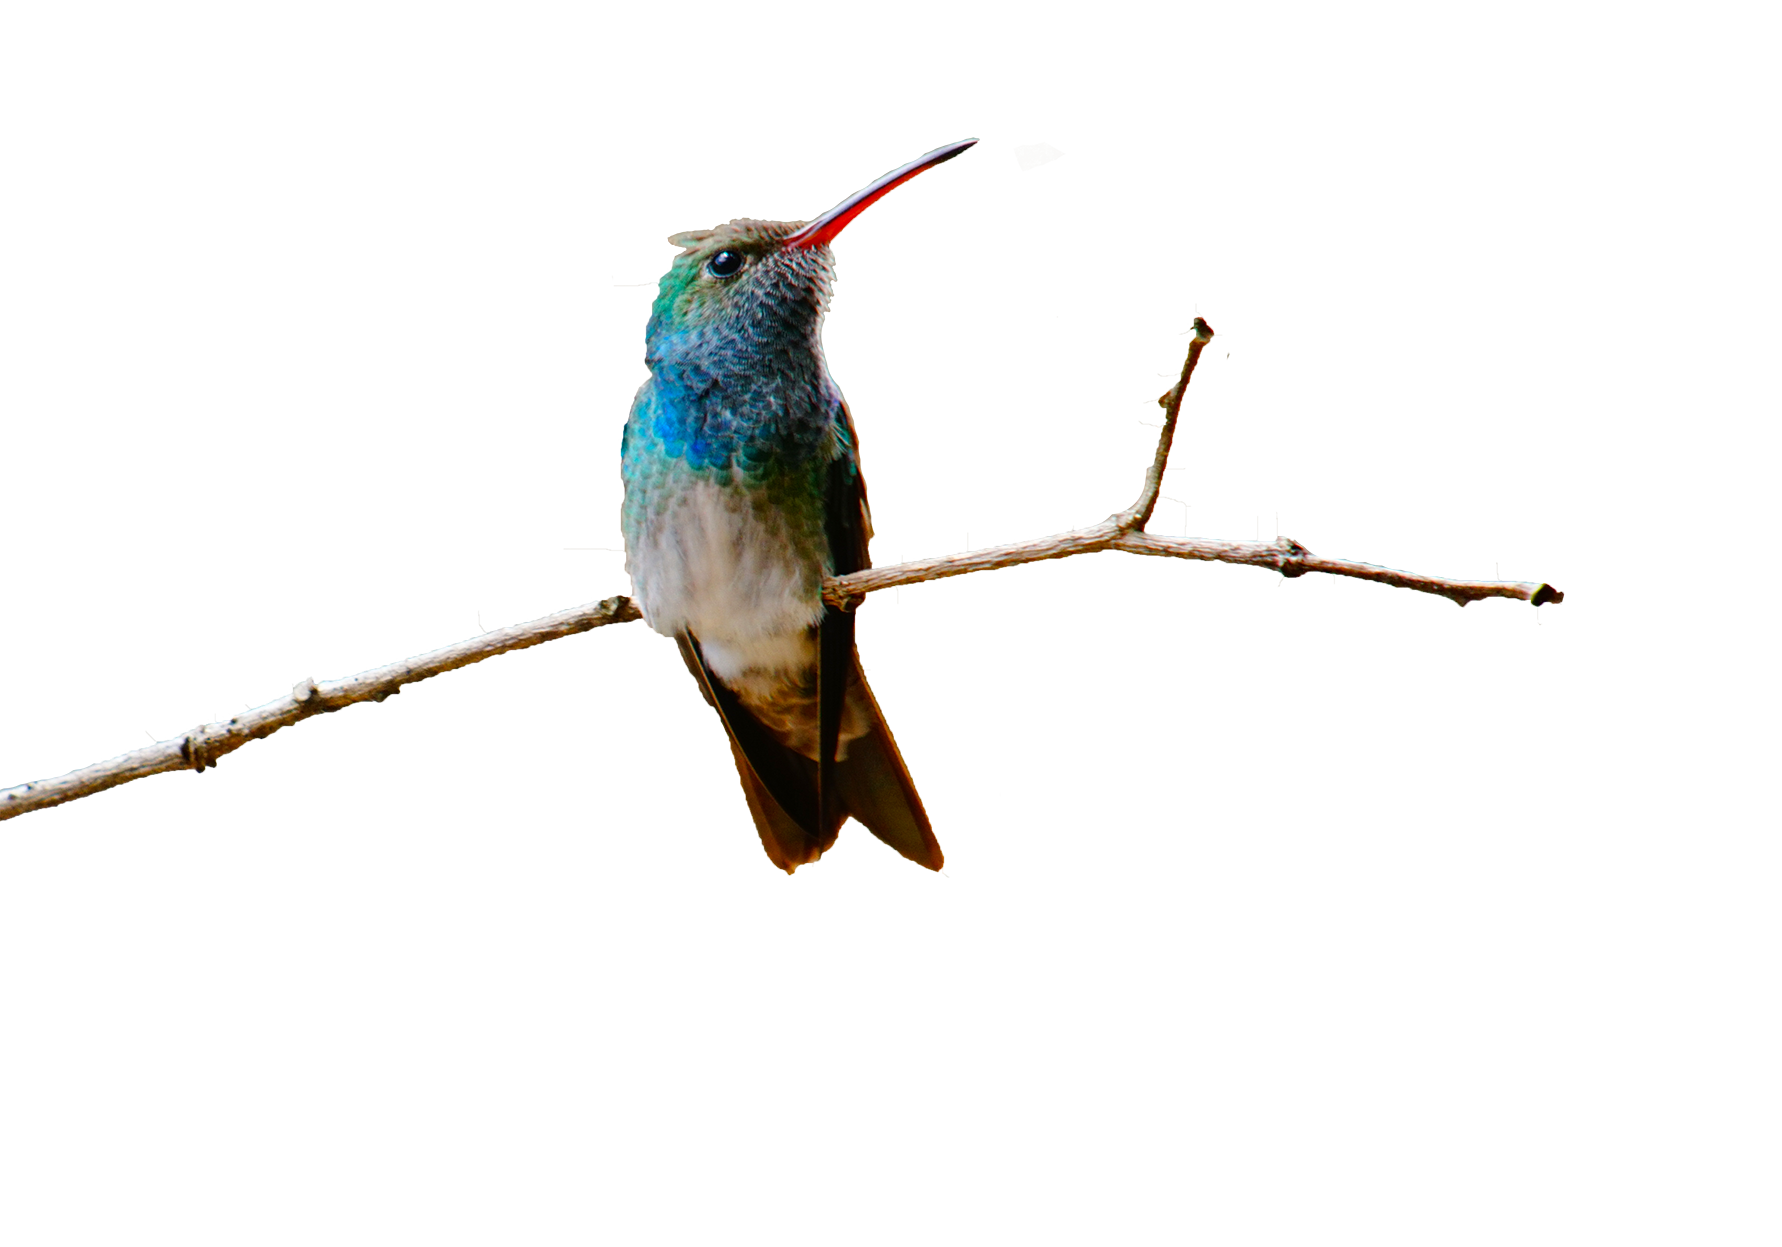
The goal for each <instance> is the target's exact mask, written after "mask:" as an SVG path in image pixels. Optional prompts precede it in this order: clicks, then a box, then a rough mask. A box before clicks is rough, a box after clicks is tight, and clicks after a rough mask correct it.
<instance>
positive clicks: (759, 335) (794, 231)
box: [647, 139, 977, 364]
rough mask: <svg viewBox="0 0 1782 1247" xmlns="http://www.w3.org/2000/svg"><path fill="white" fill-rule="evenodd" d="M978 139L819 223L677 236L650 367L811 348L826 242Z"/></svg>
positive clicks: (925, 160) (656, 310)
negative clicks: (691, 358) (714, 353)
mask: <svg viewBox="0 0 1782 1247" xmlns="http://www.w3.org/2000/svg"><path fill="white" fill-rule="evenodd" d="M976 142H977V140H976V139H966V140H964V141H963V142H959V143H949V144H948V145H947V146H945V147H942V148H938V149H936V150H935V151H932V152H929V153H928V154H927V155H926V156H923V157H921V158H919V159H917V160H912V161H911V162H910V163H909V164H907V165H904V166H903V167H902V168H900V169H893V170H892V171H891V172H890V173H887V174H886V175H885V176H884V177H882V178H879V179H878V180H877V181H876V182H874V183H872V184H871V185H870V186H867V187H865V188H864V189H862V190H859V191H857V192H855V193H854V194H852V195H850V196H848V197H847V198H846V199H844V200H842V202H841V203H839V204H837V205H836V206H835V207H833V208H831V209H830V210H829V211H828V212H825V213H824V214H823V215H822V216H820V217H818V218H817V219H816V220H814V221H810V222H804V221H751V220H737V221H731V222H729V223H728V224H725V225H720V226H717V227H716V228H714V229H701V230H689V231H687V232H686V233H681V234H675V235H674V236H673V237H671V238H670V239H669V240H668V241H669V242H670V243H672V244H674V245H675V246H677V247H679V248H681V253H680V254H679V255H677V256H676V257H675V258H674V263H673V264H672V265H670V266H669V269H668V272H666V273H664V274H663V275H662V281H661V284H660V285H659V287H658V289H657V294H656V302H655V304H654V305H653V306H652V307H651V309H650V325H649V329H648V331H647V338H648V343H649V352H648V358H649V360H650V362H651V363H652V364H654V363H655V362H656V361H657V360H658V359H659V358H661V357H663V356H664V355H666V354H668V353H671V352H675V351H677V349H678V350H683V351H684V350H689V349H691V350H694V351H697V352H698V353H700V354H704V353H706V352H707V351H711V350H718V351H723V352H727V353H738V354H742V355H752V354H758V353H766V352H772V351H774V350H776V349H780V350H783V349H787V348H793V347H813V346H815V344H816V341H817V334H818V331H819V329H820V328H821V325H822V320H823V311H824V309H825V308H826V307H827V306H828V304H829V289H830V285H831V283H832V282H833V280H834V268H833V267H832V264H831V256H830V251H829V244H830V242H831V241H832V240H833V239H834V238H835V236H836V235H837V234H839V233H841V232H842V230H843V229H845V228H847V225H848V223H849V222H850V221H852V220H853V219H854V218H855V217H857V216H859V215H860V214H861V213H862V212H864V211H865V210H866V209H867V208H868V207H869V206H871V205H872V203H873V202H874V201H876V200H877V199H879V198H880V197H881V196H883V195H885V194H887V193H889V192H890V191H891V190H892V189H894V188H895V187H897V186H900V185H902V184H903V183H904V182H907V181H909V180H910V179H911V178H913V177H915V176H916V175H917V174H918V173H921V172H923V171H924V170H926V169H931V168H933V167H934V166H935V165H938V164H941V163H942V162H943V161H948V160H951V159H952V158H953V157H955V156H957V155H958V154H959V153H960V152H962V151H964V150H965V149H966V148H968V147H970V146H971V145H972V144H974V143H976ZM701 348H704V349H701Z"/></svg>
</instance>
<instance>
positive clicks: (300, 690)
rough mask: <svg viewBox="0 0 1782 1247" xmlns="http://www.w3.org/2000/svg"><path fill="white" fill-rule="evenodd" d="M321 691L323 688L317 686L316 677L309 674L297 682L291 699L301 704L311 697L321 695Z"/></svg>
mask: <svg viewBox="0 0 1782 1247" xmlns="http://www.w3.org/2000/svg"><path fill="white" fill-rule="evenodd" d="M321 692H322V690H321V689H319V688H317V687H316V678H315V677H314V676H309V677H306V678H305V679H302V680H299V681H298V682H297V685H296V687H295V688H293V689H292V690H291V700H292V701H294V702H296V703H297V704H298V705H299V706H301V705H303V704H304V703H305V702H307V701H308V700H309V699H310V698H312V697H319V696H320V695H321Z"/></svg>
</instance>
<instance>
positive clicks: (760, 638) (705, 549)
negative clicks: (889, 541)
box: [625, 480, 823, 682]
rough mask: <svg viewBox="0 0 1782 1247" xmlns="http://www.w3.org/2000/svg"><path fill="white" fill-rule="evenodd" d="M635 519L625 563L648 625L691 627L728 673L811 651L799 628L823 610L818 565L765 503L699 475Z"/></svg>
mask: <svg viewBox="0 0 1782 1247" xmlns="http://www.w3.org/2000/svg"><path fill="white" fill-rule="evenodd" d="M641 527H642V531H641V532H639V533H637V534H636V540H634V541H633V542H631V543H630V544H629V546H628V548H627V550H626V560H625V567H626V570H627V571H629V572H630V573H631V584H632V587H633V590H634V592H635V593H636V596H637V602H638V606H639V607H640V608H641V609H642V611H643V613H644V618H645V619H646V620H647V621H648V622H649V625H650V627H652V628H654V629H655V630H656V631H657V632H660V633H663V634H664V635H666V636H673V635H674V634H676V633H677V632H692V633H693V634H694V635H696V636H697V637H698V638H699V642H700V646H701V648H702V649H703V650H704V651H705V657H706V662H707V663H708V664H709V665H710V667H711V668H712V672H713V674H714V675H716V676H718V677H719V678H720V679H723V680H726V681H727V682H728V680H730V679H732V678H736V677H740V676H741V675H742V674H743V673H744V672H746V671H764V670H787V669H790V668H793V667H796V666H800V665H803V664H805V663H808V662H809V661H810V655H809V653H808V650H809V641H808V639H807V636H806V629H808V628H810V627H811V626H812V625H813V624H815V623H816V622H817V621H818V619H819V618H820V617H821V616H822V613H823V599H822V579H821V569H820V568H816V567H812V566H811V565H810V564H809V563H808V561H803V560H799V559H798V558H796V557H795V556H794V555H793V549H794V544H793V542H792V540H791V537H790V535H789V534H788V533H787V532H786V531H785V527H784V525H783V523H782V522H781V521H780V520H779V518H778V517H777V516H776V515H775V514H774V513H773V512H772V511H771V510H770V509H758V508H756V507H754V506H751V505H750V502H749V499H748V498H747V497H746V496H745V495H744V494H743V492H742V491H741V490H740V489H739V488H738V487H736V486H735V485H733V484H731V483H729V482H724V483H719V482H715V481H707V480H701V481H696V482H689V484H688V486H687V487H686V488H684V489H682V490H678V491H677V496H676V497H675V499H674V501H672V502H670V503H668V504H667V505H665V506H663V507H662V508H661V509H660V510H658V511H657V512H656V514H654V515H653V516H651V517H650V518H649V519H648V520H647V521H646V522H645V523H644V524H643V525H642V526H641Z"/></svg>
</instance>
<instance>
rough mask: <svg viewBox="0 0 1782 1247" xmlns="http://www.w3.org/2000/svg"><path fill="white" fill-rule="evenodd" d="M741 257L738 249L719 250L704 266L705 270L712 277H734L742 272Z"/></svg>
mask: <svg viewBox="0 0 1782 1247" xmlns="http://www.w3.org/2000/svg"><path fill="white" fill-rule="evenodd" d="M742 266H743V258H742V252H740V251H720V252H718V254H717V255H715V256H713V257H712V258H711V259H710V260H709V261H708V262H707V263H706V266H705V271H706V272H708V273H710V274H711V275H712V276H713V277H735V276H736V275H737V274H738V273H740V272H742Z"/></svg>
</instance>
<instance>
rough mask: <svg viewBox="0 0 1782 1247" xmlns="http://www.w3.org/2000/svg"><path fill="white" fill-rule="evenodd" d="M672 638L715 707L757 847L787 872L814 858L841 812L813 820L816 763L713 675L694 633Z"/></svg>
mask: <svg viewBox="0 0 1782 1247" xmlns="http://www.w3.org/2000/svg"><path fill="white" fill-rule="evenodd" d="M675 641H676V642H677V643H678V644H679V645H680V647H681V657H682V658H684V659H685V660H686V663H687V670H689V671H691V672H692V673H693V678H694V679H696V680H698V681H699V688H700V691H701V692H703V693H704V694H705V700H706V701H707V702H708V703H709V704H710V705H711V706H712V707H713V708H714V709H715V710H717V712H718V718H719V719H721V720H722V721H723V723H724V731H725V733H726V734H727V735H728V736H729V737H730V751H731V754H732V756H733V757H734V758H735V760H736V773H737V775H738V777H739V778H740V779H741V780H742V786H743V793H744V795H745V796H746V797H747V798H748V801H749V813H751V814H753V815H754V817H755V830H756V831H757V832H759V833H760V835H761V847H762V848H763V849H765V850H766V851H767V856H768V857H769V858H770V859H771V860H772V861H773V864H774V865H776V866H778V867H779V868H780V869H781V870H784V871H786V872H787V873H788V874H790V873H791V872H792V871H793V870H794V869H796V868H797V867H799V866H802V865H804V864H805V863H806V862H814V861H816V860H817V859H818V858H819V857H821V856H822V855H823V853H824V851H825V850H826V849H828V848H829V846H830V845H832V844H834V843H835V836H836V833H837V832H838V831H839V830H840V829H841V824H842V819H843V818H845V817H846V815H845V814H837V815H835V816H833V817H831V818H826V819H823V820H822V821H821V822H819V821H818V818H817V808H818V793H817V766H816V764H815V763H814V762H812V761H811V760H810V759H809V758H806V757H802V756H800V755H799V754H797V753H794V752H793V751H792V750H790V749H788V748H786V746H784V745H782V744H781V743H780V742H779V741H778V740H775V739H774V737H773V734H772V733H770V732H769V731H768V730H767V728H765V727H764V726H762V724H761V721H760V720H759V719H757V718H756V717H755V716H754V715H752V714H750V713H749V711H748V708H747V707H745V706H744V705H743V704H742V702H741V701H740V700H738V698H737V696H736V694H735V693H733V692H731V691H730V689H728V688H726V687H725V685H724V683H723V682H722V681H721V680H719V679H717V677H715V676H713V675H712V673H711V669H710V668H708V667H707V666H706V665H705V654H704V653H703V652H702V651H701V650H700V648H699V639H698V638H697V637H694V636H692V635H690V634H683V635H681V636H678V637H676V638H675Z"/></svg>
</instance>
